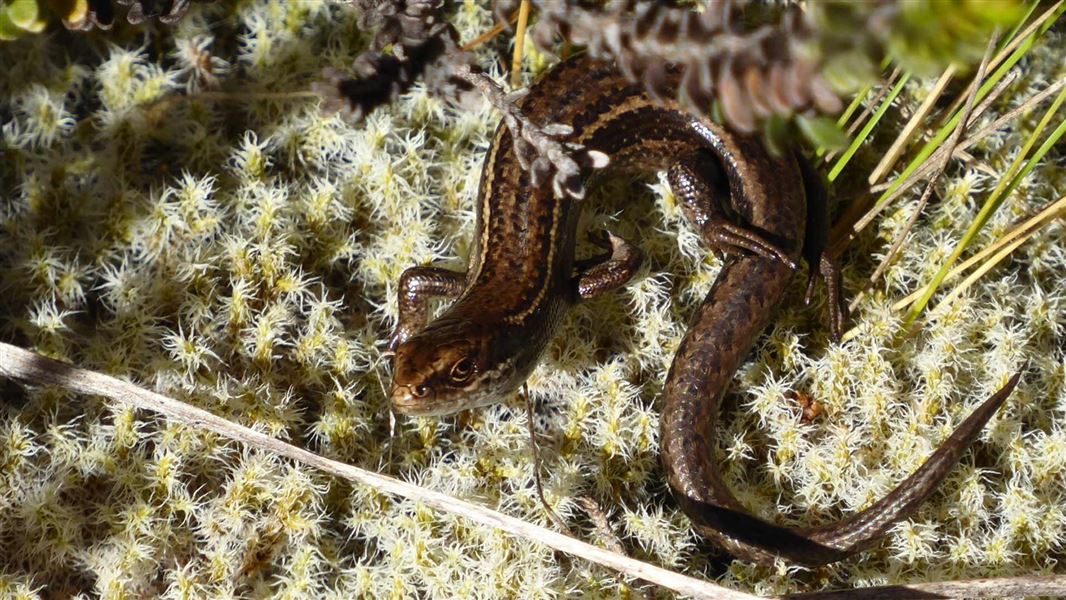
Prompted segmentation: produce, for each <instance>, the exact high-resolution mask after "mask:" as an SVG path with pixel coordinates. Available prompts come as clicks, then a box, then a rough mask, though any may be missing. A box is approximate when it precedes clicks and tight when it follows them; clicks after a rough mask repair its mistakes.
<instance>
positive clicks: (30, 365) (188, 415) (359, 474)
mask: <svg viewBox="0 0 1066 600" xmlns="http://www.w3.org/2000/svg"><path fill="white" fill-rule="evenodd" d="M0 376H3V377H10V378H14V379H22V380H27V381H31V382H34V383H37V384H43V385H55V386H59V387H61V388H63V389H64V390H67V391H70V392H74V393H78V394H84V395H90V396H103V397H105V398H110V399H111V400H114V401H116V402H120V403H122V404H126V405H129V406H132V407H134V408H139V409H143V410H150V411H152V412H156V413H159V414H161V415H163V416H164V417H166V418H168V419H171V420H173V421H176V422H179V423H182V424H185V425H188V426H190V427H194V428H196V429H200V430H206V431H210V432H212V433H216V434H218V435H221V436H223V437H226V438H228V439H231V440H234V441H237V442H241V443H243V444H246V445H248V446H251V447H253V448H257V449H260V450H263V451H266V452H271V453H274V454H277V455H279V456H283V457H285V458H288V459H291V460H294V461H296V462H299V463H301V464H304V465H307V466H309V467H312V468H315V469H318V470H320V471H323V472H325V473H329V474H330V475H334V476H337V477H340V478H342V479H347V480H349V481H354V482H356V483H360V484H362V485H367V486H370V487H373V488H374V489H377V490H380V491H382V492H385V493H389V494H395V495H397V496H400V497H403V498H407V499H410V500H414V501H416V502H421V503H422V504H425V505H426V506H429V507H431V508H435V509H437V510H440V511H442V512H446V513H449V514H453V515H458V516H461V517H464V518H466V519H469V520H471V521H473V522H475V523H478V524H481V525H485V526H487V527H492V528H494V529H499V530H501V531H506V532H507V533H510V534H512V535H515V536H518V537H520V538H522V539H525V540H529V541H530V542H532V543H538V544H543V545H545V546H548V547H551V548H554V549H556V550H559V551H560V552H566V553H568V554H572V555H574V556H578V557H581V558H584V559H586V560H589V561H591V562H594V563H597V564H600V565H603V566H605V567H608V568H611V569H614V570H616V571H621V572H623V573H625V574H626V575H627V576H629V577H635V578H638V579H644V580H647V581H651V582H653V583H655V584H658V585H661V586H663V587H665V588H668V589H671V590H673V591H675V592H677V593H680V594H686V595H689V596H692V597H695V598H705V599H708V600H756V599H758V596H752V595H751V594H746V593H744V592H740V591H736V590H731V589H728V588H724V587H721V586H718V585H715V584H713V583H708V582H705V581H700V580H698V579H694V578H692V577H687V576H685V575H681V574H679V573H674V572H672V571H669V570H667V569H663V568H662V567H657V566H655V565H651V564H648V563H645V562H641V561H639V560H634V559H632V558H629V557H626V556H621V555H619V554H616V553H614V552H610V551H608V550H604V549H603V548H597V547H596V546H593V545H592V544H587V543H585V542H582V541H580V540H576V539H574V538H572V537H570V536H567V535H563V534H561V533H559V532H556V531H552V530H551V529H548V528H546V527H540V526H538V525H534V524H532V523H527V522H525V521H522V520H521V519H516V518H515V517H512V516H509V515H505V514H503V513H501V512H498V511H495V510H491V509H488V508H485V507H483V506H478V505H477V504H474V503H472V502H467V501H466V500H460V499H459V498H455V497H452V496H449V495H447V494H442V493H440V492H437V491H434V490H429V489H426V488H422V487H419V486H417V485H413V484H410V483H406V482H403V481H400V480H398V479H394V478H392V477H387V476H385V475H381V474H379V473H375V472H373V471H367V470H365V469H360V468H359V467H355V466H352V465H348V464H345V463H342V462H339V461H335V460H330V459H328V458H325V457H324V456H320V455H318V454H315V453H314V452H310V451H308V450H304V449H303V448H300V447H298V446H294V445H292V444H289V443H286V442H283V441H281V440H277V439H274V438H272V437H270V436H269V435H266V434H265V433H260V432H258V431H255V430H254V429H250V428H248V427H245V426H243V425H239V424H237V423H233V422H231V421H228V420H226V419H223V418H222V417H218V416H215V415H213V414H211V413H209V412H207V411H206V410H203V409H200V408H196V407H194V406H190V405H188V404H185V403H183V402H179V401H177V400H174V399H173V398H168V397H167V396H164V395H162V394H157V393H155V392H152V391H150V390H146V389H144V388H142V387H139V386H136V385H134V384H132V383H129V382H126V381H122V380H120V379H116V378H114V377H111V376H109V375H104V374H103V373H97V372H95V371H90V370H88V369H82V368H79V367H75V366H73V365H69V364H66V363H62V362H59V361H57V360H53V359H50V358H47V357H45V356H41V355H40V354H36V353H34V352H30V351H28V350H23V349H22V348H19V347H17V346H12V345H11V344H5V343H2V342H0Z"/></svg>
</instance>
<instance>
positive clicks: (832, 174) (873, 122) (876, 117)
mask: <svg viewBox="0 0 1066 600" xmlns="http://www.w3.org/2000/svg"><path fill="white" fill-rule="evenodd" d="M910 78H911V74H910V73H904V74H903V76H902V77H900V78H899V81H898V82H897V83H896V85H895V87H893V88H892V91H891V92H889V93H888V96H885V101H884V102H882V103H881V106H879V107H877V112H875V113H874V114H873V116H871V117H870V120H869V121H868V122H867V123H866V125H865V126H863V128H862V130H861V131H859V134H858V135H856V136H855V139H854V140H852V141H851V145H850V146H848V149H847V150H845V151H844V154H842V155H841V156H840V158H839V159H837V163H836V164H835V165H833V169H832V170H831V171H829V181H835V180H836V178H837V177H838V176H839V175H840V172H841V171H843V170H844V167H846V166H847V164H848V161H850V160H851V157H852V156H854V155H855V152H856V151H858V149H859V146H861V145H862V143H863V141H864V140H865V139H866V136H868V135H870V132H871V131H873V128H874V127H876V126H877V122H878V121H880V120H881V117H882V116H884V114H885V112H886V111H888V107H889V106H892V101H893V100H895V99H896V97H897V96H899V93H900V92H901V91H903V85H904V84H906V83H907V81H908V80H909V79H910Z"/></svg>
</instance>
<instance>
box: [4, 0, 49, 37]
mask: <svg viewBox="0 0 1066 600" xmlns="http://www.w3.org/2000/svg"><path fill="white" fill-rule="evenodd" d="M7 15H8V18H10V19H11V22H12V23H14V24H15V26H16V27H18V28H19V29H24V30H26V31H33V32H37V31H40V29H38V28H37V24H38V23H39V22H40V21H41V20H42V19H41V7H40V5H39V4H37V0H12V2H11V3H9V4H8V5H7Z"/></svg>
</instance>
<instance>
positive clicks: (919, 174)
mask: <svg viewBox="0 0 1066 600" xmlns="http://www.w3.org/2000/svg"><path fill="white" fill-rule="evenodd" d="M1017 77H1018V76H1017V75H1016V74H1012V75H1010V76H1008V77H1005V78H1004V79H1003V80H1004V81H1005V82H1006V81H1009V82H1010V83H1013V82H1014V79H1016V78H1017ZM1063 85H1066V79H1060V80H1059V81H1056V82H1055V83H1052V84H1051V85H1049V86H1048V87H1046V88H1044V89H1042V90H1040V91H1039V92H1037V93H1035V94H1033V95H1032V96H1030V97H1029V98H1027V99H1026V100H1025V102H1022V103H1021V104H1019V105H1018V106H1016V107H1014V108H1012V109H1011V110H1009V111H1007V112H1006V113H1003V115H1002V116H1000V117H999V118H998V119H996V120H995V121H992V122H991V123H989V124H988V125H985V126H984V127H982V128H981V129H979V130H977V131H976V132H974V133H973V134H972V135H970V136H969V137H967V138H966V139H964V140H962V141H961V142H959V145H958V147H957V148H955V152H954V154H953V155H952V158H959V157H960V156H961V155H962V154H963V153H964V152H966V150H968V149H969V148H971V147H972V146H973V145H974V144H976V143H977V142H980V141H981V140H983V139H985V138H986V137H988V136H990V135H992V134H993V133H995V132H996V131H998V130H999V129H1000V128H1001V127H1003V126H1004V125H1006V124H1008V123H1010V122H1011V121H1014V120H1015V119H1016V118H1017V117H1018V116H1019V115H1021V114H1022V113H1024V112H1027V111H1029V110H1031V109H1032V108H1033V107H1034V106H1037V105H1038V104H1040V103H1041V102H1043V101H1044V100H1047V99H1048V97H1050V96H1051V95H1052V94H1054V93H1055V92H1057V91H1059V88H1061V87H1062V86H1063ZM997 89H998V88H997ZM995 95H996V91H993V92H992V93H991V94H989V96H988V98H986V99H985V101H984V102H982V103H981V105H980V106H978V107H977V110H975V111H974V112H973V116H971V117H970V123H969V125H970V126H972V125H973V124H974V121H976V120H977V119H978V118H979V117H980V116H981V114H982V113H983V112H984V110H983V109H984V108H985V107H986V106H987V104H988V100H989V98H994V97H995ZM944 152H945V149H944V148H943V147H940V148H938V149H937V150H936V151H935V152H933V153H932V154H931V155H930V156H929V159H928V160H927V161H926V163H925V164H923V165H922V166H920V167H918V168H917V169H915V171H914V172H913V173H911V174H910V175H909V176H908V177H907V179H905V180H904V181H903V184H902V185H900V186H899V189H897V190H896V191H895V192H893V193H892V194H891V195H890V196H889V197H888V198H886V199H885V204H888V203H889V202H891V201H892V200H895V199H896V198H898V197H900V196H901V195H903V193H904V192H906V191H907V190H908V189H910V187H911V186H912V185H914V182H916V181H918V180H919V179H921V178H923V177H925V176H926V175H928V174H929V171H931V170H932V166H931V165H932V164H935V162H936V160H937V158H938V157H939V156H940V155H942V154H943V153H944ZM895 183H896V182H895V181H886V182H885V183H881V184H878V185H875V186H873V187H872V188H870V191H871V192H874V193H877V192H883V191H885V190H887V189H888V188H890V187H892V186H893V185H895Z"/></svg>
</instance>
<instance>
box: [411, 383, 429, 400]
mask: <svg viewBox="0 0 1066 600" xmlns="http://www.w3.org/2000/svg"><path fill="white" fill-rule="evenodd" d="M411 391H412V392H413V393H414V396H415V398H425V397H426V396H427V395H429V387H427V386H424V385H419V386H415V389H413V390H411Z"/></svg>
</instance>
